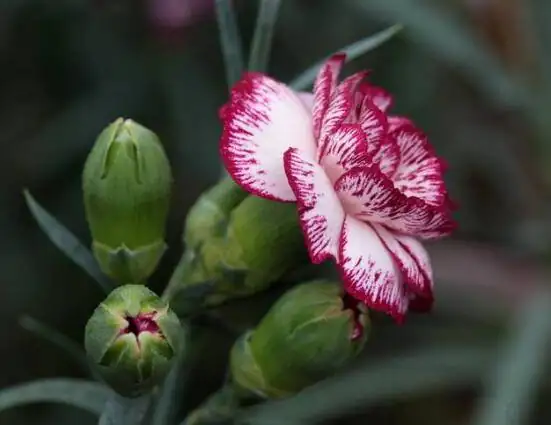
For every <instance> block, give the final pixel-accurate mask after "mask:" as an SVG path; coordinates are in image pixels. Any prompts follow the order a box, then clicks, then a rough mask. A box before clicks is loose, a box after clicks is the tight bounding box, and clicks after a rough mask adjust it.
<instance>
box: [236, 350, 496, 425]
mask: <svg viewBox="0 0 551 425" xmlns="http://www.w3.org/2000/svg"><path fill="white" fill-rule="evenodd" d="M493 354H494V349H492V348H490V349H489V348H487V347H476V348H468V347H463V346H461V347H447V348H442V347H428V348H424V349H423V350H420V351H418V352H413V353H404V354H401V355H400V356H397V357H394V358H390V359H383V360H379V361H374V360H371V361H369V363H368V364H367V365H365V366H363V367H358V368H356V369H355V370H351V371H349V372H348V373H345V374H342V375H340V376H337V377H335V378H333V379H328V380H326V381H323V382H320V383H319V384H317V385H315V386H313V387H311V388H308V389H306V390H304V391H303V392H301V393H299V394H297V395H296V396H294V397H292V398H290V399H287V400H282V401H273V402H269V403H266V404H263V405H260V406H258V407H254V408H251V409H250V410H249V411H246V412H244V414H243V416H242V418H240V419H241V421H238V422H239V423H240V424H251V425H252V424H254V425H278V424H287V423H292V424H295V423H296V424H303V425H304V424H308V423H319V422H321V421H326V420H328V419H330V418H332V417H338V416H340V415H342V414H346V413H347V412H350V411H353V410H354V409H355V408H356V407H357V406H362V408H367V407H370V406H374V405H377V404H379V403H382V402H388V401H391V400H392V401H394V400H399V399H407V398H409V397H412V396H419V395H421V394H430V393H433V392H435V391H444V390H448V389H452V388H461V387H462V386H464V385H469V384H473V383H478V382H479V381H480V379H481V376H482V374H483V372H484V371H485V370H486V369H487V368H488V367H489V365H490V364H491V362H492V360H493V358H492V356H493Z"/></svg>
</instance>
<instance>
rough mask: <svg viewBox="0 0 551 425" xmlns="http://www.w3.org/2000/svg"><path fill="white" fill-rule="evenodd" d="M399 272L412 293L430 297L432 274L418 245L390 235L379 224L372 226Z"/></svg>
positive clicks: (411, 240)
mask: <svg viewBox="0 0 551 425" xmlns="http://www.w3.org/2000/svg"><path fill="white" fill-rule="evenodd" d="M372 226H373V229H374V230H375V232H376V233H377V234H378V235H379V238H381V241H382V242H383V244H384V245H385V246H386V248H387V249H388V250H389V251H390V252H391V253H392V256H393V258H394V260H395V261H396V263H397V264H398V267H399V268H400V271H401V272H402V278H403V281H404V284H405V285H406V286H407V287H408V288H409V289H410V290H411V291H413V292H415V293H416V294H418V295H421V296H423V297H427V298H428V297H432V282H431V276H432V272H431V270H430V262H429V259H428V254H427V252H426V251H425V250H424V248H423V247H422V246H421V244H420V243H418V242H417V241H415V240H414V239H413V238H411V237H408V236H400V235H397V234H394V233H392V232H391V231H389V230H388V229H386V228H385V227H384V226H382V225H380V224H375V223H373V224H372Z"/></svg>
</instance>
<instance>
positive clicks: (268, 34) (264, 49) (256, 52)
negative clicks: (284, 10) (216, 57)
mask: <svg viewBox="0 0 551 425" xmlns="http://www.w3.org/2000/svg"><path fill="white" fill-rule="evenodd" d="M280 4H281V0H262V1H261V2H260V10H259V12H258V18H257V19H256V28H255V30H254V36H253V42H252V47H251V56H250V57H249V70H250V71H260V72H264V71H266V69H267V67H268V61H269V60H270V52H271V50H272V38H273V36H274V27H275V23H276V20H277V15H278V11H279V6H280Z"/></svg>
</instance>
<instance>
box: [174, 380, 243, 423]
mask: <svg viewBox="0 0 551 425" xmlns="http://www.w3.org/2000/svg"><path fill="white" fill-rule="evenodd" d="M240 401H241V399H240V397H239V394H238V393H237V391H236V389H235V387H234V386H233V385H231V384H225V385H224V386H223V387H222V388H220V389H219V390H218V391H217V392H215V393H214V394H213V395H211V396H210V397H209V398H208V399H207V400H206V401H205V402H204V403H203V404H202V405H201V406H199V407H198V408H197V409H195V410H194V411H193V412H191V413H190V414H189V415H188V416H187V418H186V419H185V420H184V421H183V422H182V423H181V424H180V425H208V424H211V423H224V422H226V421H229V420H230V419H232V418H233V417H234V416H235V414H236V412H237V410H238V409H239V406H240Z"/></svg>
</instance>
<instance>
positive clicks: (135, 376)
mask: <svg viewBox="0 0 551 425" xmlns="http://www.w3.org/2000/svg"><path fill="white" fill-rule="evenodd" d="M182 341H183V328H182V326H181V324H180V321H179V319H178V317H177V316H176V315H175V314H174V313H173V312H172V311H171V310H170V309H169V307H168V305H167V304H166V303H165V302H164V301H162V300H161V299H160V298H159V297H158V296H157V295H156V294H155V293H154V292H152V291H151V290H149V289H148V288H146V287H145V286H142V285H124V286H120V287H118V288H117V289H115V290H114V291H113V292H111V294H110V295H109V296H108V297H107V298H106V299H105V300H104V301H103V302H102V303H101V304H100V305H99V306H98V307H97V308H96V310H95V311H94V313H93V314H92V316H91V317H90V319H89V320H88V323H87V324H86V330H85V339H84V345H85V348H86V352H87V354H88V356H89V358H90V359H91V361H92V363H93V364H94V365H95V366H96V367H97V370H98V372H99V373H100V375H101V376H102V377H103V378H104V380H105V381H106V382H107V383H108V384H109V385H110V386H111V387H112V388H113V389H114V390H116V391H117V392H119V393H120V394H121V395H123V396H126V397H137V396H140V395H142V394H144V393H146V392H148V391H149V390H151V389H152V388H153V387H154V386H155V385H157V384H159V383H160V382H161V381H162V380H163V379H164V377H165V376H166V374H167V373H168V371H169V370H170V368H171V366H172V363H173V361H174V359H175V358H176V356H177V354H178V352H179V351H180V350H181V348H182V347H181V345H182Z"/></svg>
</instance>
